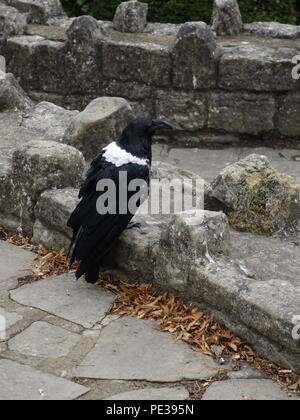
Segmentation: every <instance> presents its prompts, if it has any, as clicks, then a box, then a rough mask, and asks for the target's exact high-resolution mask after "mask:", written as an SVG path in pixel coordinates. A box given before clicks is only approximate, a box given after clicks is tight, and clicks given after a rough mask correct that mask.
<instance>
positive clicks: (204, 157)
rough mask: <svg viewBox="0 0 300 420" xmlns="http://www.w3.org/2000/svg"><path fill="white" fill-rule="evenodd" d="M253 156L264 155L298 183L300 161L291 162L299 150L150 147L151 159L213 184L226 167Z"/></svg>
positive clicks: (298, 153) (274, 165) (298, 154)
mask: <svg viewBox="0 0 300 420" xmlns="http://www.w3.org/2000/svg"><path fill="white" fill-rule="evenodd" d="M252 153H256V154H259V155H265V156H267V158H268V159H269V160H270V162H271V164H272V166H273V167H274V168H275V169H276V170H278V171H279V172H283V173H286V174H288V175H291V176H293V177H295V178H296V179H297V181H298V183H299V184H300V161H295V160H294V159H293V158H294V157H295V156H300V150H295V149H283V150H276V149H270V148H267V147H255V148H251V147H226V148H224V149H215V150H213V149H191V148H185V149H183V148H178V147H171V146H170V145H162V144H155V145H154V147H153V159H155V160H161V161H163V162H167V163H171V164H173V165H176V166H179V167H181V168H183V169H186V170H189V171H192V172H195V173H196V174H198V175H201V176H202V177H203V178H204V179H205V180H206V181H212V180H213V178H214V177H215V176H216V175H217V174H218V173H219V172H220V171H221V170H222V169H223V168H224V167H225V166H226V165H229V164H231V163H234V162H237V161H238V160H240V159H243V158H245V157H246V156H248V155H250V154H252Z"/></svg>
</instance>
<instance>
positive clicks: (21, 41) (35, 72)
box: [6, 35, 71, 94]
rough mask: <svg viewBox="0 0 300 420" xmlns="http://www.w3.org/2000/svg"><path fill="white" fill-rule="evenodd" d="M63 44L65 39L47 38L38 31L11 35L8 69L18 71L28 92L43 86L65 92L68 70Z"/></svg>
mask: <svg viewBox="0 0 300 420" xmlns="http://www.w3.org/2000/svg"><path fill="white" fill-rule="evenodd" d="M63 46H64V43H63V42H59V41H51V40H47V39H45V38H44V37H41V36H38V35H35V36H24V35H23V36H17V37H12V38H9V39H8V41H7V48H6V58H7V69H8V71H11V72H12V73H13V74H14V75H16V77H17V79H18V81H19V83H20V85H21V86H22V87H23V88H26V91H27V92H32V91H39V90H43V91H45V92H60V94H62V93H64V89H63V88H64V77H63V75H64V74H66V71H67V69H66V68H65V67H64V62H63V57H62V56H63V55H64V54H63ZM41 57H43V59H42V60H41ZM62 69H63V70H62ZM70 77H71V75H70Z"/></svg>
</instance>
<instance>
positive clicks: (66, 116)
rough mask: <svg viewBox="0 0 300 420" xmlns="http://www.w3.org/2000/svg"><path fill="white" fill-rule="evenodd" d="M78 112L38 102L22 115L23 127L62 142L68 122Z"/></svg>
mask: <svg viewBox="0 0 300 420" xmlns="http://www.w3.org/2000/svg"><path fill="white" fill-rule="evenodd" d="M78 112H79V111H69V110H67V109H64V108H61V107H59V106H57V105H54V104H52V103H50V102H40V103H39V104H37V105H36V106H35V107H34V108H32V109H31V110H29V111H28V112H26V113H24V114H23V120H22V125H23V127H26V128H29V129H31V130H35V131H38V132H40V133H42V134H45V135H46V136H47V137H49V136H50V137H52V138H53V140H55V141H62V139H63V136H64V134H65V131H66V129H67V128H68V126H69V125H70V121H71V120H72V119H73V118H75V117H76V116H77V114H78Z"/></svg>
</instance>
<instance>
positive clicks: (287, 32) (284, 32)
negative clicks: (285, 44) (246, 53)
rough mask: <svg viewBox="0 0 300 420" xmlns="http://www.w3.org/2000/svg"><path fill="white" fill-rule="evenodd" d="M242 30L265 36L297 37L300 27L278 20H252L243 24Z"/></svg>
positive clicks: (299, 33) (299, 35)
mask: <svg viewBox="0 0 300 420" xmlns="http://www.w3.org/2000/svg"><path fill="white" fill-rule="evenodd" d="M244 31H245V32H248V33H249V34H251V35H255V36H259V37H266V38H282V39H298V38H300V27H299V26H296V25H286V24H283V23H279V22H253V23H248V24H246V25H244Z"/></svg>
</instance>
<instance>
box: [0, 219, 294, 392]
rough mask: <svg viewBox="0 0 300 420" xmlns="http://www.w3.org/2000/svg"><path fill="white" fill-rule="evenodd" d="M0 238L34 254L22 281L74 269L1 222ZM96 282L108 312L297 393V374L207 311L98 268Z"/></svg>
mask: <svg viewBox="0 0 300 420" xmlns="http://www.w3.org/2000/svg"><path fill="white" fill-rule="evenodd" d="M0 239H4V240H6V241H8V242H10V243H12V244H14V245H17V246H19V247H21V248H23V249H28V250H30V251H32V252H35V253H36V254H37V258H36V261H37V262H36V264H35V267H34V270H33V275H32V276H29V277H26V278H25V279H23V280H22V281H21V284H26V283H31V282H34V281H38V280H40V279H42V278H46V277H49V276H53V275H59V274H63V273H67V272H70V273H73V272H75V271H76V269H77V264H75V265H74V266H72V268H69V264H68V260H67V258H66V256H65V251H64V249H62V250H61V251H59V252H55V251H49V250H46V249H45V248H44V247H43V246H42V245H34V244H31V241H30V239H28V238H24V237H22V236H20V235H11V234H9V233H8V232H7V231H6V229H5V228H3V227H2V226H0ZM98 285H100V286H102V287H104V288H105V289H107V290H109V291H111V292H112V293H114V294H115V295H116V300H115V302H114V304H113V306H112V309H111V313H112V314H116V315H127V316H131V317H135V318H139V319H153V320H154V321H155V323H154V328H156V329H158V330H161V331H166V332H169V333H170V334H172V335H173V336H174V337H175V339H176V340H180V341H184V342H186V343H188V344H190V345H191V346H192V348H193V349H194V350H195V351H199V352H201V353H204V354H206V355H209V356H213V357H215V358H216V359H218V360H219V361H220V362H224V360H225V359H226V360H227V361H231V362H232V363H238V364H239V363H242V362H248V363H250V364H252V366H253V367H255V368H256V369H259V370H261V371H263V372H264V373H266V374H267V375H268V376H270V377H272V379H274V380H275V381H276V382H278V383H279V384H280V385H282V386H284V387H285V388H286V389H287V390H288V391H290V392H293V393H297V394H300V376H297V375H296V374H295V373H293V372H292V371H291V370H283V369H280V368H278V367H277V366H275V365H274V364H273V363H272V362H270V361H268V360H266V359H263V358H261V357H259V356H258V355H257V354H256V352H255V351H254V350H253V348H252V347H251V345H249V344H248V343H245V342H243V341H241V340H240V339H239V338H237V337H236V336H235V335H234V334H233V333H232V332H231V331H229V330H226V329H223V328H222V327H221V326H220V325H219V324H217V323H216V322H215V321H214V320H213V318H212V317H211V316H209V315H207V314H205V313H203V312H201V311H199V310H198V309H196V308H194V307H193V306H192V305H189V304H186V303H184V302H182V301H180V300H179V299H177V298H176V297H175V296H174V295H172V294H170V293H165V294H164V295H162V296H157V295H156V293H155V292H154V290H153V288H152V286H151V285H149V284H129V283H126V282H124V281H122V280H120V279H117V278H115V277H112V276H111V275H109V274H108V273H102V275H101V278H100V279H99V282H98ZM218 373H219V374H220V375H222V378H223V376H224V377H226V370H223V369H222V368H220V371H219V372H218ZM214 380H215V379H214ZM209 385H210V382H209V381H206V382H203V383H200V382H199V383H198V382H197V384H194V385H192V384H191V387H192V388H193V387H194V388H195V387H196V388H197V389H196V388H195V389H194V388H193V394H199V395H200V394H202V393H203V392H204V391H205V389H206V388H207V387H208V386H209ZM245 399H251V398H249V397H246V398H245Z"/></svg>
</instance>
